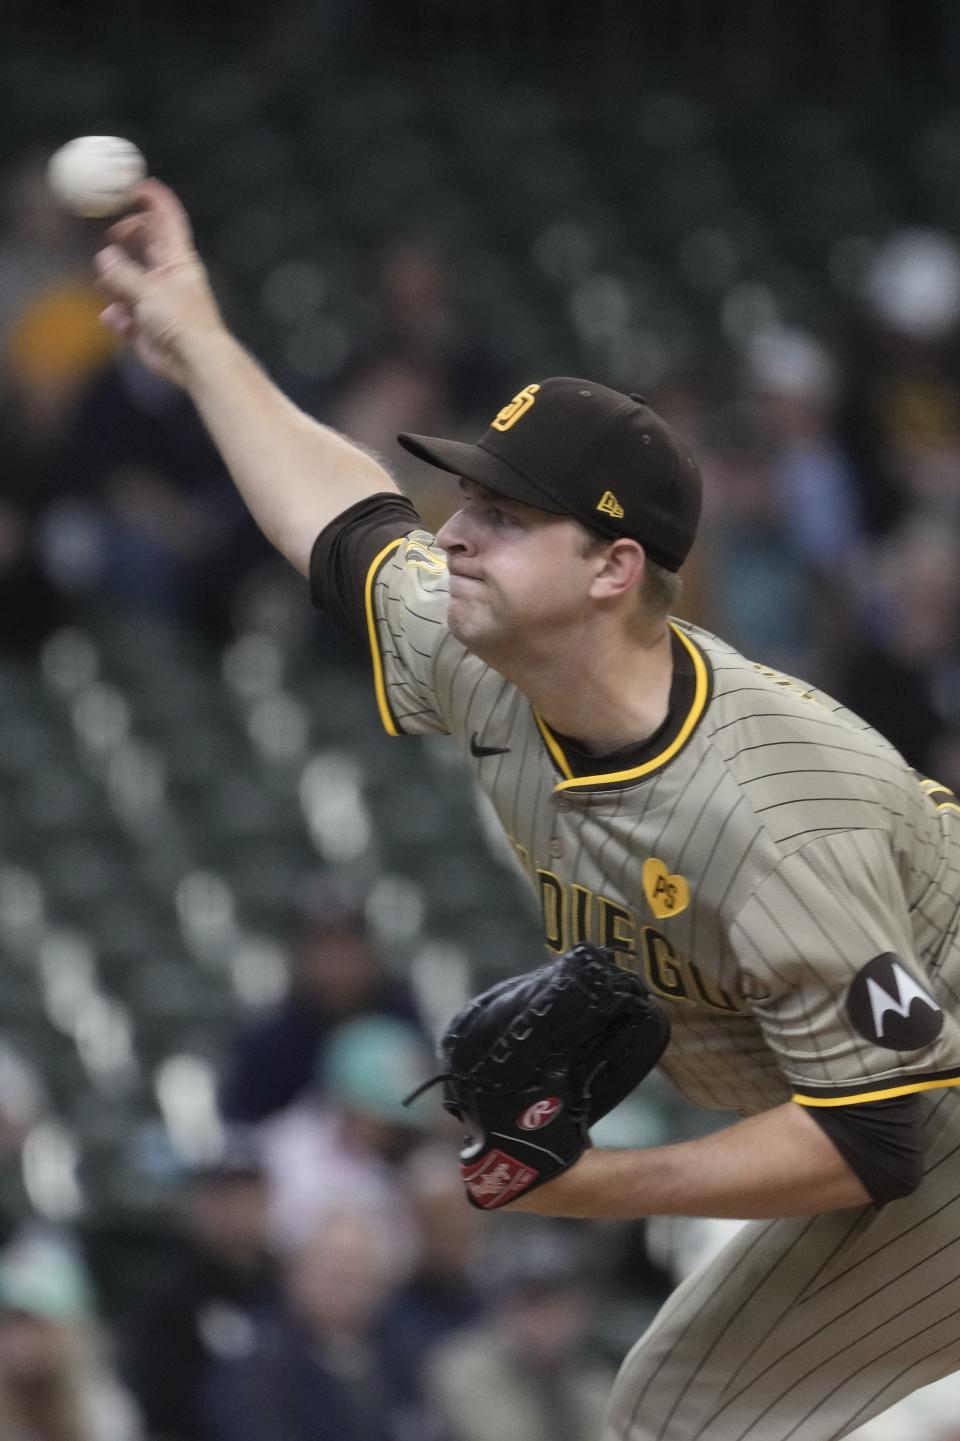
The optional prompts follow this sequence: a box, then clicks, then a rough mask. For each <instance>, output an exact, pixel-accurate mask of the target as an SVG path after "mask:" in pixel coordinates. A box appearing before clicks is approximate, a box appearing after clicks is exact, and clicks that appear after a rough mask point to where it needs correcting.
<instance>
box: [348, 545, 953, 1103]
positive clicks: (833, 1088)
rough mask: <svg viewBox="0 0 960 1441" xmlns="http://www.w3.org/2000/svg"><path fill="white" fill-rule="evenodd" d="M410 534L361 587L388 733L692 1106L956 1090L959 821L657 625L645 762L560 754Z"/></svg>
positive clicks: (859, 733)
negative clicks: (464, 621) (653, 1026)
mask: <svg viewBox="0 0 960 1441" xmlns="http://www.w3.org/2000/svg"><path fill="white" fill-rule="evenodd" d="M446 606H447V569H446V561H445V557H444V555H443V553H442V551H440V550H438V549H437V548H436V547H435V546H434V543H433V538H432V537H431V536H430V535H429V534H428V533H427V532H425V531H413V532H412V533H410V534H409V535H406V536H404V537H401V538H399V539H396V540H393V541H392V542H391V543H390V544H389V545H387V546H386V547H385V548H384V549H383V550H382V551H381V552H380V554H379V555H378V556H377V557H376V559H375V560H374V562H373V564H372V565H371V567H370V570H369V573H368V575H367V582H366V614H367V627H368V633H369V641H370V645H371V651H372V656H373V667H374V679H375V685H376V692H377V701H378V705H379V708H380V714H381V717H382V719H383V722H384V725H385V726H386V728H387V730H388V731H390V732H391V733H392V734H402V733H414V734H424V733H429V732H446V733H449V734H451V735H454V736H456V737H457V738H459V739H460V741H461V742H462V743H463V745H464V748H465V750H466V751H467V753H468V755H469V756H470V763H471V765H472V766H473V769H474V772H475V775H476V778H477V781H478V782H479V784H480V786H481V787H482V788H483V790H484V791H485V792H486V794H487V795H488V796H489V798H490V800H491V801H492V803H493V806H494V808H495V810H496V812H497V814H498V816H499V818H500V821H501V823H502V825H503V827H504V830H505V831H506V833H507V835H508V836H509V838H510V841H511V843H512V846H513V848H514V850H515V852H516V855H517V858H518V861H519V863H520V864H521V866H522V867H523V869H524V871H525V872H526V874H527V876H528V878H529V880H530V882H531V884H532V886H533V888H534V890H535V893H536V895H537V897H538V899H539V904H540V908H541V911H542V915H543V926H544V934H545V938H546V943H547V946H548V947H549V948H550V949H551V950H552V951H555V952H558V953H559V952H562V951H563V950H565V949H566V948H567V947H568V946H570V945H572V944H574V943H576V942H577V941H580V940H589V941H593V942H595V943H598V944H603V945H607V946H610V947H612V948H613V949H614V950H615V951H616V952H618V954H619V956H620V958H621V961H622V963H623V964H624V965H628V966H630V967H632V968H636V969H637V970H638V971H639V972H640V973H641V974H642V976H643V978H644V980H645V981H646V983H647V984H648V986H649V987H650V989H651V990H652V991H653V992H654V993H655V994H656V995H657V996H658V997H659V998H660V999H661V1000H662V1001H663V1002H664V1003H665V1004H666V1005H667V1006H668V1007H669V1012H670V1019H671V1023H672V1039H671V1042H670V1046H669V1048H668V1050H667V1053H666V1055H665V1057H664V1060H663V1061H662V1063H661V1069H662V1070H664V1071H665V1072H666V1073H667V1074H668V1075H669V1076H670V1078H671V1079H672V1080H673V1081H674V1082H675V1084H676V1085H677V1086H678V1088H679V1089H680V1091H681V1092H682V1093H683V1094H684V1095H685V1096H686V1097H687V1098H688V1099H690V1100H691V1101H693V1102H695V1103H696V1104H698V1105H703V1106H710V1107H717V1108H723V1109H732V1110H736V1111H739V1112H740V1113H750V1112H753V1111H759V1110H763V1109H767V1108H769V1107H770V1106H772V1105H776V1104H778V1103H780V1102H782V1101H785V1100H787V1099H789V1098H790V1097H791V1096H792V1097H793V1098H794V1099H795V1100H797V1101H799V1102H801V1103H802V1104H806V1105H810V1106H829V1105H834V1106H836V1105H849V1104H851V1103H855V1102H859V1101H865V1100H872V1099H877V1098H880V1097H882V1096H890V1095H897V1094H905V1093H908V1092H913V1091H920V1090H925V1089H928V1088H933V1087H938V1086H943V1085H955V1084H958V1083H960V1023H958V1022H960V940H958V922H960V805H958V803H957V800H956V799H955V797H954V796H953V795H952V794H951V793H950V792H949V791H947V790H945V789H944V788H942V787H939V786H937V785H936V783H935V782H933V781H928V780H925V779H923V778H921V777H919V776H918V775H917V774H916V773H915V772H914V771H912V770H911V769H910V768H909V767H908V765H907V764H906V763H905V762H904V760H903V759H902V758H901V757H900V755H899V754H898V753H897V752H896V751H895V750H894V749H893V747H892V746H891V745H890V744H889V743H888V742H887V741H886V740H884V739H883V737H882V736H880V735H879V734H878V733H877V732H876V731H874V730H873V729H872V728H871V727H869V726H867V725H866V724H865V723H864V722H863V721H862V720H860V719H859V718H858V717H856V716H854V715H853V714H851V713H850V712H849V711H848V710H846V709H845V708H844V707H842V706H841V705H839V704H838V703H837V702H836V701H835V700H832V699H831V698H830V697H829V696H827V695H825V694H823V693H822V692H820V691H818V690H816V689H814V688H811V687H808V686H806V685H805V684H804V683H803V682H801V681H798V680H795V679H793V678H792V677H788V676H785V675H781V674H779V673H777V672H775V671H772V670H770V669H768V668H766V667H764V666H762V665H759V664H756V663H754V662H752V661H750V660H748V659H746V658H745V657H743V656H741V655H740V654H738V653H737V652H736V651H735V650H733V649H732V648H731V647H730V646H728V645H727V644H725V643H724V642H723V641H721V640H719V639H717V638H716V637H715V636H712V635H710V634H708V633H707V632H705V631H703V630H700V629H698V628H697V627H694V626H692V625H689V624H687V623H685V622H680V621H672V622H671V623H670V624H671V641H672V645H673V651H674V671H675V681H674V686H673V690H672V693H671V703H670V715H669V716H668V719H667V722H666V723H665V726H664V727H663V728H662V729H661V732H658V734H657V736H656V737H654V738H653V742H652V744H650V745H648V746H647V747H646V748H645V749H642V750H640V751H638V750H636V749H635V750H634V751H633V752H632V753H628V754H625V755H622V756H620V757H617V756H613V757H607V758H605V759H603V760H598V759H596V758H595V757H594V758H591V757H589V756H586V755H583V754H581V753H579V752H578V751H577V749H576V747H575V744H574V743H572V742H570V741H569V740H567V739H565V738H564V737H562V736H559V735H557V734H555V733H554V732H553V731H552V730H551V728H550V726H549V724H548V723H547V722H546V720H545V719H544V718H543V717H542V716H540V715H538V714H537V713H536V711H535V710H534V709H533V707H532V706H531V704H530V702H529V701H528V700H527V699H526V698H525V696H524V695H523V694H522V693H521V692H520V691H519V690H518V689H517V688H516V687H515V686H513V685H511V684H510V683H508V682H507V681H506V680H505V679H504V678H503V677H502V676H501V675H499V674H498V673H497V672H496V671H494V670H492V669H491V668H490V667H488V666H487V665H486V664H485V663H484V662H483V661H481V660H480V659H479V658H478V657H476V656H474V655H473V654H471V653H470V652H469V651H468V650H467V649H465V647H464V646H463V645H462V644H461V643H460V642H459V641H458V640H456V638H455V637H454V636H453V635H451V633H450V632H449V631H448V629H447V627H446Z"/></svg>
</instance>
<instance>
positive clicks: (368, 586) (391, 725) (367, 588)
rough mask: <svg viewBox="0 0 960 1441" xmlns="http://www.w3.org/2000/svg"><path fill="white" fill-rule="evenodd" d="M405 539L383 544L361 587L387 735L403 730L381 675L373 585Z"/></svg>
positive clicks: (371, 563)
mask: <svg viewBox="0 0 960 1441" xmlns="http://www.w3.org/2000/svg"><path fill="white" fill-rule="evenodd" d="M405 540H406V536H405V535H401V536H398V538H397V539H396V540H391V541H390V544H389V545H385V546H384V547H383V550H381V551H380V552H379V554H378V555H375V556H374V558H373V560H372V561H371V562H370V568H369V570H368V571H367V579H366V582H365V583H364V587H363V603H364V608H365V610H366V613H367V637H368V639H369V641H370V659H371V661H372V662H373V688H374V690H375V692H376V696H377V710H378V711H379V712H380V721H381V724H382V725H383V728H384V730H385V731H386V733H387V735H388V736H398V735H402V734H403V732H402V731H401V730H400V727H399V726H398V725H397V723H396V721H395V720H394V718H393V712H392V711H391V709H390V702H389V701H388V700H387V686H386V681H385V680H384V677H383V660H382V659H381V656H380V638H379V636H378V635H377V620H376V616H375V615H374V612H373V586H374V582H375V581H376V578H377V573H378V571H379V570H380V567H381V565H382V564H383V562H384V561H385V560H386V558H387V556H388V555H389V554H390V552H391V551H394V550H397V549H398V548H399V547H400V546H401V545H402V544H403V542H404V541H405Z"/></svg>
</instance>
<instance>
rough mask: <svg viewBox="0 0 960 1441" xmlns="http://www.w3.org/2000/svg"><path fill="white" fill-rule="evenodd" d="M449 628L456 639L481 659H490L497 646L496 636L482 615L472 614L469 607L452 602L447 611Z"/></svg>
mask: <svg viewBox="0 0 960 1441" xmlns="http://www.w3.org/2000/svg"><path fill="white" fill-rule="evenodd" d="M447 629H448V630H449V632H450V634H451V635H452V636H453V637H454V639H455V640H458V641H459V642H460V644H461V645H465V646H466V648H467V650H469V651H472V652H473V654H474V655H477V656H479V657H480V659H481V660H486V661H490V660H491V653H492V651H493V650H494V649H495V647H496V637H495V636H494V635H493V634H492V633H491V628H490V627H489V626H485V625H484V624H483V621H482V619H481V617H480V616H478V615H476V614H473V615H471V613H470V610H469V608H468V607H463V608H461V607H460V606H458V605H455V604H451V605H450V608H449V610H448V611H447Z"/></svg>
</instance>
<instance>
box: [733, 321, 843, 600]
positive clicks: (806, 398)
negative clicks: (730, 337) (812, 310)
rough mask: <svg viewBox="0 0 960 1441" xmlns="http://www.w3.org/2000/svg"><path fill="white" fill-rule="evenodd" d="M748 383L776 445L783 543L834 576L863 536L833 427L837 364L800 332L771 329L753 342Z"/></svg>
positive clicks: (775, 470)
mask: <svg viewBox="0 0 960 1441" xmlns="http://www.w3.org/2000/svg"><path fill="white" fill-rule="evenodd" d="M749 383H750V389H751V390H752V391H753V393H754V395H755V396H756V397H757V400H758V403H759V407H760V415H761V416H762V419H763V422H764V424H765V425H766V427H767V430H768V432H769V435H770V439H771V444H772V447H773V456H772V473H773V479H774V482H775V485H776V489H777V494H778V496H779V500H780V506H781V510H782V514H783V519H784V526H785V530H786V539H787V544H788V545H789V548H790V550H791V552H792V553H793V554H794V555H796V556H797V557H799V559H800V560H801V561H803V562H804V563H805V564H806V565H807V566H809V567H810V568H811V569H812V570H813V571H815V572H818V573H819V574H820V575H821V576H824V577H827V578H832V577H833V576H835V574H836V570H837V568H838V567H840V566H842V565H844V563H845V562H846V561H847V560H848V559H849V557H850V556H851V554H852V553H853V552H854V551H855V549H856V547H857V545H858V543H859V541H860V525H859V514H858V507H857V485H856V477H855V476H854V474H853V471H852V468H851V466H850V463H849V461H848V460H847V457H846V456H845V454H844V453H843V451H842V449H841V448H840V446H839V444H838V442H837V440H836V437H835V435H834V434H833V428H832V415H833V410H834V408H835V405H836V403H837V400H838V398H839V387H840V377H839V373H838V369H837V365H836V362H835V361H834V359H833V356H832V355H831V354H830V353H829V351H828V350H827V349H826V348H825V346H823V345H821V344H820V342H819V341H817V340H816V339H815V338H814V337H813V336H812V335H808V334H807V333H806V332H804V331H799V330H782V329H780V330H768V331H765V332H763V333H762V334H760V335H758V336H757V337H756V339H755V341H754V343H753V346H752V348H751V354H750V377H749Z"/></svg>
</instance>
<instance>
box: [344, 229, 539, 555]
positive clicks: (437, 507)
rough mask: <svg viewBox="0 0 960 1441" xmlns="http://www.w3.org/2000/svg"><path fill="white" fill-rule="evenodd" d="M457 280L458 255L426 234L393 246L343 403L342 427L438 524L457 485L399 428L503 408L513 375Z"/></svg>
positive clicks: (436, 426)
mask: <svg viewBox="0 0 960 1441" xmlns="http://www.w3.org/2000/svg"><path fill="white" fill-rule="evenodd" d="M456 279H457V278H456V276H455V273H454V271H453V267H452V265H451V263H450V260H449V258H448V257H446V256H444V254H443V253H442V251H441V250H440V248H439V247H438V245H437V243H436V241H435V240H434V239H432V238H428V237H427V236H426V235H423V236H417V235H408V236H405V237H401V238H400V239H398V240H395V241H392V242H391V243H390V244H389V245H388V246H386V247H385V249H384V250H383V251H382V252H381V253H380V255H379V257H378V262H377V266H376V271H375V274H374V278H373V290H374V305H373V307H372V309H371V318H372V325H371V334H370V336H369V338H368V340H367V343H366V346H365V347H364V348H363V349H362V350H361V352H360V354H359V356H358V357H357V359H356V360H355V361H354V362H353V363H352V364H351V365H350V366H348V368H347V369H346V370H345V372H344V373H343V374H342V375H341V377H340V379H339V381H338V384H337V387H336V391H337V393H336V397H335V399H334V403H333V420H334V424H335V425H336V426H337V428H338V429H340V430H342V431H343V432H344V433H345V434H346V435H349V436H351V437H352V438H353V439H354V440H358V441H360V442H361V443H362V444H363V445H367V446H369V447H370V449H371V450H373V451H375V452H376V453H377V454H378V455H381V456H382V457H383V458H384V460H385V461H386V463H387V465H388V466H389V468H390V470H391V472H392V473H393V474H394V475H396V476H397V477H398V480H399V482H400V484H401V487H402V489H404V490H405V491H406V492H407V493H409V494H410V495H411V497H412V498H413V500H414V503H415V505H416V506H417V508H418V510H419V512H420V514H421V516H422V517H423V519H424V520H425V521H426V523H427V525H428V527H437V526H439V524H440V522H441V521H442V520H443V519H445V518H446V515H447V514H448V513H449V509H450V495H449V487H446V486H444V485H442V484H438V483H437V482H436V481H435V480H433V479H431V477H430V475H429V474H428V473H427V471H426V468H425V467H424V466H422V465H419V464H418V463H416V462H412V461H411V459H410V456H409V455H408V454H407V453H406V451H404V450H402V449H401V448H400V447H399V446H398V445H397V443H396V438H397V433H398V431H401V430H413V431H418V432H424V431H425V432H426V433H428V434H430V433H439V434H445V433H446V432H445V431H444V429H443V427H445V426H446V427H447V428H448V429H449V428H450V427H451V426H452V427H454V429H455V428H456V427H457V426H459V425H464V426H475V425H476V423H477V422H478V421H485V420H487V419H489V417H490V416H492V415H495V414H496V412H497V410H499V408H500V406H501V405H502V404H503V398H504V396H505V395H506V394H508V393H509V390H510V384H511V380H512V379H513V377H512V376H508V375H507V373H506V372H507V367H506V366H505V364H504V363H503V361H502V360H500V359H499V358H498V357H497V356H496V354H495V352H494V351H493V350H492V349H491V348H490V347H489V346H488V344H487V343H486V341H485V339H484V338H483V336H482V335H478V334H476V333H475V331H473V332H472V331H471V330H470V329H469V328H468V322H467V320H466V318H465V316H464V315H463V314H462V313H461V311H460V306H459V304H458V297H457V296H456V295H455V289H456ZM474 324H475V322H474Z"/></svg>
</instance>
